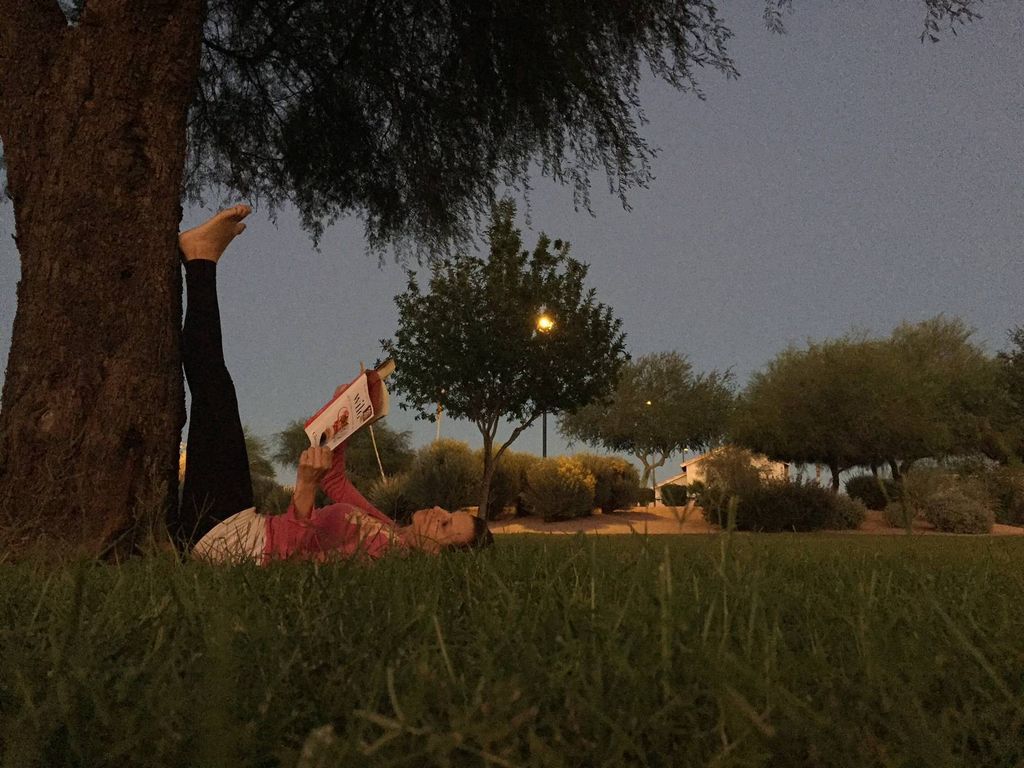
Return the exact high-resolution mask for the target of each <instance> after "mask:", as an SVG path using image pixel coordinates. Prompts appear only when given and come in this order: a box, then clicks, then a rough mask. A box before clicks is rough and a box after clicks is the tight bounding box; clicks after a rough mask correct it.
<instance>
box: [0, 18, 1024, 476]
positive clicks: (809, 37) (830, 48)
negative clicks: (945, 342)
mask: <svg viewBox="0 0 1024 768" xmlns="http://www.w3.org/2000/svg"><path fill="white" fill-rule="evenodd" d="M721 5H722V8H723V11H724V14H725V17H726V19H727V20H728V22H729V23H730V24H731V26H732V28H733V30H734V32H735V33H736V36H735V38H734V39H733V40H732V41H731V43H730V51H731V53H732V56H733V57H734V59H735V61H736V64H737V66H738V68H739V70H740V73H741V77H740V78H739V79H738V80H732V81H727V80H725V79H724V78H722V77H721V76H720V75H719V74H717V73H715V72H710V71H709V72H707V73H705V74H704V75H703V80H702V85H703V88H704V90H705V92H706V94H707V100H706V101H700V100H698V99H697V98H696V97H694V96H693V95H690V94H680V93H677V92H675V91H673V90H672V89H670V88H669V87H667V86H664V85H662V84H660V83H656V82H654V81H653V80H652V81H650V82H649V84H648V86H647V87H646V88H645V91H644V94H643V97H644V98H643V103H644V107H645V110H646V114H647V117H648V119H649V120H650V124H649V125H648V126H647V127H646V128H645V130H644V134H645V136H646V137H647V138H648V140H649V141H650V143H651V144H652V145H654V146H656V147H658V148H659V149H660V153H659V155H658V157H657V158H656V160H655V163H654V171H655V174H656V179H655V181H654V182H653V183H652V184H651V186H650V188H649V189H646V190H637V191H635V192H633V194H632V195H631V197H630V203H631V205H632V207H633V210H631V211H624V210H623V209H622V206H621V205H620V204H619V202H618V200H617V199H616V198H614V197H612V196H610V195H608V194H607V192H606V190H607V184H606V183H605V180H604V179H603V178H602V177H597V176H595V177H594V179H593V182H594V193H593V209H594V214H595V215H594V216H591V215H590V214H588V213H587V212H585V211H575V210H574V209H573V204H572V193H571V190H570V189H568V188H562V187H557V186H555V185H553V184H551V183H550V182H547V181H545V180H543V179H540V178H536V179H534V180H533V184H534V188H535V189H534V191H533V192H532V193H531V196H530V211H531V212H530V224H529V228H527V230H526V231H524V239H525V241H526V244H527V245H528V246H532V245H533V243H534V242H535V240H536V236H537V234H538V233H539V232H540V231H542V230H543V231H545V232H547V233H549V234H550V235H552V236H553V237H561V238H565V239H568V240H569V241H570V242H571V243H572V248H573V254H574V255H575V256H576V258H578V259H580V260H582V261H585V262H587V263H589V264H590V265H591V271H590V283H591V285H592V286H594V287H595V288H596V289H597V292H598V296H599V298H600V300H601V301H603V302H605V303H607V304H610V305H611V306H612V307H613V308H614V309H615V311H616V312H617V314H618V316H619V317H621V318H622V320H623V328H624V330H625V331H626V334H627V344H628V348H629V351H630V353H631V354H632V355H633V356H634V357H637V356H640V355H643V354H645V353H649V352H659V351H666V350H678V351H680V352H682V353H685V354H686V355H688V356H689V357H690V359H691V360H692V361H693V363H694V364H695V366H696V367H697V368H698V369H699V370H708V369H711V368H718V369H724V368H731V369H732V370H733V371H734V372H735V373H736V375H737V378H738V381H739V383H740V384H743V383H745V382H746V380H747V378H748V376H749V374H750V373H751V372H752V371H754V370H756V369H758V368H759V367H760V366H762V365H764V364H765V363H766V362H768V361H769V360H770V359H771V358H772V357H773V356H774V355H775V354H776V353H777V352H779V351H780V350H781V349H783V348H784V347H785V346H786V345H787V344H791V343H796V344H799V343H802V342H803V341H804V340H805V339H807V338H808V337H811V338H815V339H821V338H825V337H830V336H835V335H839V334H842V333H844V332H846V331H849V330H850V329H851V328H858V329H865V330H869V331H874V332H877V333H880V334H885V333H888V332H889V331H890V330H891V329H892V327H893V326H895V325H896V324H898V323H899V322H901V321H904V320H909V321H918V320H922V319H924V318H928V317H931V316H933V315H936V314H938V313H946V314H947V315H954V316H959V317H962V318H963V319H964V320H965V321H967V323H969V324H970V325H971V326H972V327H974V328H976V329H977V336H976V338H977V340H979V341H981V342H983V343H985V345H986V346H987V348H988V349H989V350H992V351H995V350H997V349H1000V348H1002V347H1003V346H1005V336H1006V331H1007V329H1009V328H1011V327H1013V326H1015V325H1022V324H1024V308H1022V303H1021V299H1022V297H1024V269H1022V267H1024V3H1020V2H1019V1H1018V0H1007V1H1005V2H1002V1H999V0H993V1H992V2H988V3H985V5H984V6H983V7H982V13H983V14H984V18H983V19H982V20H980V21H977V22H975V23H974V24H971V25H968V26H967V27H964V28H961V29H960V30H959V35H957V36H953V35H951V34H946V35H944V37H943V39H942V41H941V42H940V43H938V44H929V43H925V44H922V43H920V42H919V40H918V36H919V34H920V32H921V30H922V21H923V17H924V5H923V4H922V3H921V2H919V1H918V0H898V1H897V0H889V1H882V0H873V1H871V2H858V3H837V2H831V3H820V2H813V3H812V2H798V3H795V4H794V5H795V12H794V13H793V14H790V15H788V16H787V17H786V25H787V28H788V33H787V34H785V35H782V36H779V35H774V34H772V33H769V32H767V31H766V30H765V29H764V27H763V24H762V20H761V14H760V9H761V7H762V3H760V2H723V3H722V4H721ZM311 151H315V148H311ZM522 208H525V206H522V205H521V209H522ZM81 215H83V216H88V215H89V212H88V211H82V213H81ZM207 215H209V212H208V211H205V210H197V209H194V210H188V211H187V212H186V215H185V221H184V222H183V227H188V226H192V225H193V224H195V223H198V222H199V221H201V220H202V219H204V218H205V217H206V216H207ZM13 228H14V219H13V211H12V208H11V205H10V202H9V201H8V200H6V199H5V200H4V201H3V205H2V206H0V235H2V236H0V368H4V367H6V362H7V352H8V348H9V345H10V333H11V325H12V323H13V318H14V310H15V286H16V283H17V280H18V274H19V268H18V257H17V252H16V249H15V247H14V242H13V239H12V238H11V237H9V234H10V233H11V232H12V231H13ZM365 248H366V246H365V240H364V238H363V234H362V227H361V224H360V222H359V221H358V220H357V219H356V218H354V217H353V218H352V219H350V220H346V221H343V222H342V223H340V224H338V225H336V226H334V227H332V228H331V229H329V230H328V231H327V233H326V235H325V236H324V238H323V241H322V243H321V248H320V251H319V252H317V251H316V250H314V248H313V247H312V245H311V242H310V240H309V237H308V236H307V235H306V234H304V233H303V232H302V231H301V229H300V228H299V226H298V223H297V218H296V217H295V216H294V215H292V213H291V212H290V211H287V210H286V211H284V212H282V213H281V215H280V216H279V218H278V221H277V224H276V226H275V225H274V224H272V223H270V222H269V220H268V218H267V216H266V214H265V212H264V211H263V210H260V209H257V211H256V212H255V213H254V215H253V216H252V217H250V219H249V228H248V231H247V232H246V233H245V234H244V235H243V236H242V237H241V238H240V239H239V240H238V241H236V243H235V244H234V245H233V246H232V247H231V249H230V250H229V252H228V254H227V256H226V257H225V258H224V260H223V261H222V262H221V268H220V290H221V310H222V314H223V326H224V338H225V345H226V353H227V359H228V366H229V368H230V370H231V371H232V373H233V375H234V378H235V384H236V387H237V390H238V397H239V404H240V407H241V412H242V420H243V422H244V423H246V424H248V425H249V426H250V427H251V428H252V430H253V431H254V432H255V433H257V434H260V435H262V436H267V437H269V436H271V435H272V434H273V433H274V432H276V431H277V430H279V429H280V428H282V427H283V426H284V425H285V423H287V422H288V421H289V420H291V419H295V418H300V417H303V416H305V415H307V414H308V413H311V412H312V411H314V410H316V409H317V408H318V407H319V406H320V405H321V404H322V402H323V401H324V399H325V398H326V397H327V396H328V395H329V394H330V393H331V392H332V391H333V389H334V387H335V385H336V384H338V383H340V382H341V381H345V380H348V379H350V378H351V377H352V376H354V375H355V373H356V372H357V369H358V364H359V361H360V360H361V359H362V360H364V361H366V362H367V364H372V363H373V361H374V360H375V359H376V358H377V357H378V356H380V354H381V351H380V343H379V340H380V339H381V338H384V337H389V336H392V335H393V333H394V331H395V325H396V321H397V313H396V311H395V308H394V304H393V297H394V295H395V294H396V293H398V292H400V291H401V290H402V289H403V287H404V282H405V278H404V274H403V271H402V268H401V267H400V266H398V265H396V264H394V263H393V262H392V261H388V262H387V263H386V264H385V265H384V266H383V268H378V263H377V259H376V258H375V257H374V256H368V255H366V252H365ZM388 421H389V423H390V424H391V425H392V426H395V427H398V428H402V429H410V430H411V431H412V435H413V443H414V445H417V446H418V445H422V444H424V443H426V442H429V441H430V440H431V439H432V438H433V436H434V426H433V425H432V424H430V423H427V422H417V421H414V420H413V416H412V414H411V413H410V412H402V411H399V410H398V409H397V407H396V408H395V413H394V415H393V416H390V417H389V419H388ZM508 431H509V430H508V429H507V428H506V429H504V430H503V431H502V432H501V433H499V438H503V437H506V436H507V434H508ZM442 433H443V434H444V435H445V436H448V437H456V438H459V439H464V440H468V441H469V442H470V443H471V445H472V446H473V447H474V448H476V447H479V445H480V437H479V434H478V433H477V432H476V429H475V427H473V426H471V425H469V424H464V423H461V424H460V423H452V422H449V421H447V420H446V421H445V422H444V424H443V426H442ZM549 441H550V443H549V453H553V454H557V453H560V452H563V451H565V450H566V446H565V442H564V440H563V439H562V438H561V437H560V436H559V435H557V433H555V431H554V429H553V424H552V423H551V422H549ZM540 442H541V436H540V427H539V425H538V426H537V427H536V428H534V429H532V430H530V431H528V432H527V433H525V434H524V435H523V436H522V437H520V439H519V440H518V441H517V443H516V444H515V445H514V446H513V449H515V450H524V451H533V452H537V453H539V452H540ZM671 473H672V471H671V470H670V468H669V467H666V468H664V469H662V470H661V471H660V472H659V476H661V477H665V476H667V475H668V474H671Z"/></svg>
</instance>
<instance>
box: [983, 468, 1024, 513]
mask: <svg viewBox="0 0 1024 768" xmlns="http://www.w3.org/2000/svg"><path fill="white" fill-rule="evenodd" d="M974 477H975V478H976V480H977V481H979V482H982V483H984V485H985V488H986V490H987V492H988V497H989V500H990V502H991V504H992V505H993V507H994V511H995V519H996V522H997V523H1002V524H1003V525H1024V467H1020V466H1012V467H1000V466H996V467H985V468H984V469H983V470H982V471H980V472H978V474H976V475H974Z"/></svg>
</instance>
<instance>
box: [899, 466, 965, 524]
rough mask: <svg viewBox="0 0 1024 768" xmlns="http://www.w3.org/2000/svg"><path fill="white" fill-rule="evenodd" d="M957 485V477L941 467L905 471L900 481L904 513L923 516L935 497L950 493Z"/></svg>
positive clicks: (913, 516) (914, 516) (912, 516)
mask: <svg viewBox="0 0 1024 768" xmlns="http://www.w3.org/2000/svg"><path fill="white" fill-rule="evenodd" d="M955 487H956V477H955V476H954V475H952V474H950V473H949V472H947V471H946V470H944V469H940V468H939V467H917V468H914V469H912V470H910V471H909V472H906V473H904V475H903V480H902V481H901V482H900V501H901V502H902V503H903V506H904V508H905V510H904V514H905V515H907V514H909V515H910V516H911V519H913V518H916V517H922V516H923V515H924V513H925V511H926V510H927V509H928V505H929V504H930V503H931V500H932V499H933V498H935V497H936V496H941V495H944V494H948V493H950V492H951V491H952V490H953V489H954V488H955Z"/></svg>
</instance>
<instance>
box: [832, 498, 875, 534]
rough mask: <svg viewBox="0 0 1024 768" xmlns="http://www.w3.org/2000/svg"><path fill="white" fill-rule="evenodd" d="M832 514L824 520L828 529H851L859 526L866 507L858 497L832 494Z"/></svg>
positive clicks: (862, 520) (866, 509) (866, 511)
mask: <svg viewBox="0 0 1024 768" xmlns="http://www.w3.org/2000/svg"><path fill="white" fill-rule="evenodd" d="M832 501H833V502H834V504H833V510H832V516H831V517H830V518H829V519H828V520H826V521H825V528H826V529H828V530H830V531H852V530H856V529H857V528H860V526H861V524H862V523H863V522H864V518H865V517H867V514H868V508H867V506H866V505H865V504H864V502H863V501H861V500H860V499H853V498H850V497H849V496H843V495H841V494H837V493H833V494H832Z"/></svg>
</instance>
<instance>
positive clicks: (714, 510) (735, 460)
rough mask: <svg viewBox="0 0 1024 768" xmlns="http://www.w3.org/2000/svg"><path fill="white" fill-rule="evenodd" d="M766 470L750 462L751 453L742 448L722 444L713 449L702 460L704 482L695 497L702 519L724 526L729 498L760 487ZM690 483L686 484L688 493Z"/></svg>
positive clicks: (737, 496)
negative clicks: (701, 511)
mask: <svg viewBox="0 0 1024 768" xmlns="http://www.w3.org/2000/svg"><path fill="white" fill-rule="evenodd" d="M766 473H767V470H766V469H764V468H761V467H758V466H757V465H755V464H754V454H752V453H751V452H750V451H748V450H746V449H744V448H737V447H735V446H724V447H722V448H718V449H716V450H715V451H713V452H712V454H711V455H710V456H709V457H708V458H707V459H706V460H705V462H704V484H703V487H702V488H699V490H698V494H699V495H698V496H697V503H698V504H699V505H700V507H701V509H702V510H703V512H704V518H705V519H706V520H707V521H708V522H709V523H715V524H717V525H721V526H724V525H725V524H726V517H727V515H728V510H729V505H730V504H731V503H733V501H732V500H733V499H743V498H745V497H747V496H749V495H752V494H754V493H756V492H757V491H758V490H760V489H761V487H762V486H763V484H764V483H765V477H766ZM694 485H695V483H692V484H691V485H690V490H691V493H693V487H694Z"/></svg>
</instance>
